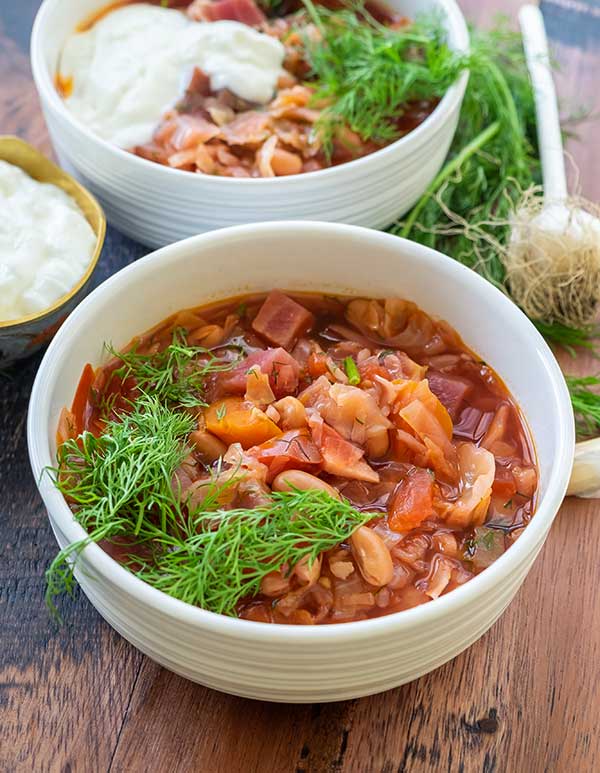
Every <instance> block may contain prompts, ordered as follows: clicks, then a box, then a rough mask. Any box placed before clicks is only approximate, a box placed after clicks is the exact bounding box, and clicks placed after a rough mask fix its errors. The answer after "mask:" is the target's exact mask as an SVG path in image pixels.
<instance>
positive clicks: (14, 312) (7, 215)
mask: <svg viewBox="0 0 600 773" xmlns="http://www.w3.org/2000/svg"><path fill="white" fill-rule="evenodd" d="M0 203H1V204H0V205H1V207H2V213H3V217H2V222H1V223H0V367H4V366H6V365H9V364H11V363H12V362H14V361H16V360H19V359H21V358H23V357H26V356H29V355H30V354H33V353H34V352H36V351H37V350H38V349H39V348H41V347H42V346H43V345H44V344H45V343H47V342H48V341H49V340H50V338H51V337H52V336H53V335H54V333H55V332H56V331H57V330H58V328H59V327H60V325H61V323H62V322H63V321H64V319H65V318H66V317H67V315H68V314H69V312H70V311H72V309H74V308H75V306H76V305H77V303H78V302H79V301H80V300H81V299H82V298H83V297H84V296H85V295H86V293H87V291H88V289H89V286H90V279H91V277H92V274H93V272H94V269H95V268H96V264H97V262H98V258H99V257H100V252H101V250H102V245H103V243H104V234H105V231H106V219H105V217H104V213H103V212H102V209H101V208H100V205H99V204H98V202H97V201H96V199H95V198H94V197H93V196H92V195H91V194H90V193H88V191H86V190H85V188H83V187H82V186H81V185H79V183H77V182H76V181H75V180H74V179H73V178H72V177H71V176H70V175H68V174H67V173H66V172H64V171H63V170H62V169H59V167H57V166H56V164H53V163H52V162H51V161H50V160H49V159H47V158H46V157H45V156H44V155H43V154H42V153H40V151H38V150H36V148H34V147H32V146H31V145H29V144H28V143H27V142H25V141H24V140H21V139H19V138H18V137H10V136H7V137H0Z"/></svg>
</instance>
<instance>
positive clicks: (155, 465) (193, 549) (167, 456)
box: [46, 394, 373, 615]
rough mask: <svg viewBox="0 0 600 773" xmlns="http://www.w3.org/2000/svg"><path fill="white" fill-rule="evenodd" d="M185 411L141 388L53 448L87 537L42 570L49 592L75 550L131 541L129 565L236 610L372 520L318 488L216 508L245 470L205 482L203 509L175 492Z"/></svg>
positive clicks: (63, 578) (61, 583) (190, 423)
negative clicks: (110, 414) (98, 426)
mask: <svg viewBox="0 0 600 773" xmlns="http://www.w3.org/2000/svg"><path fill="white" fill-rule="evenodd" d="M193 427H194V420H193V418H192V417H190V416H189V414H187V413H185V412H183V411H177V410H173V409H170V408H168V407H165V406H163V405H161V404H160V402H159V400H158V399H157V398H156V397H155V396H149V395H145V394H142V395H141V396H140V398H139V399H136V401H135V403H134V404H132V407H131V410H130V411H129V412H123V413H122V414H121V415H119V416H118V417H117V418H115V419H111V420H110V421H108V422H107V423H106V426H105V429H104V434H103V435H102V436H100V437H98V438H96V437H94V436H93V435H92V434H91V433H89V432H86V433H84V434H83V435H81V436H80V437H79V438H78V439H77V440H68V441H66V442H65V443H63V444H62V445H61V446H60V448H59V450H58V461H57V467H56V468H54V469H53V470H50V471H49V472H50V474H51V475H52V478H53V480H54V482H55V485H56V486H57V488H58V489H59V491H61V493H62V494H63V495H64V496H65V497H66V499H67V500H68V502H69V503H70V505H71V507H72V509H73V517H74V518H75V519H76V520H77V521H78V522H79V523H80V524H81V526H82V527H83V528H84V529H85V530H86V532H87V533H88V536H87V537H86V538H84V539H83V540H80V541H79V542H76V543H73V544H71V545H69V546H68V547H66V548H65V549H63V550H61V551H60V553H59V554H58V556H57V557H56V558H55V559H54V561H53V562H52V564H51V565H50V568H49V569H48V571H47V573H46V578H47V593H46V599H47V603H48V605H49V607H50V609H51V610H53V611H54V612H55V613H56V607H55V605H54V599H55V597H56V596H57V595H58V594H60V593H62V592H65V591H66V592H72V590H73V586H74V582H73V566H74V564H75V563H76V561H77V556H78V555H79V553H80V552H81V550H83V548H85V547H86V546H87V545H89V544H90V543H92V542H99V541H100V540H114V539H115V538H127V539H131V540H132V548H131V556H130V561H129V564H128V568H129V569H130V571H132V572H133V573H134V574H135V575H137V576H138V577H140V578H141V579H142V580H145V581H146V582H148V583H150V584H151V585H153V586H154V587H155V588H158V589H159V590H162V591H164V592H165V593H167V594H169V595H171V596H173V597H175V598H178V599H181V600H182V601H187V602H189V603H191V604H198V605H200V606H202V607H203V608H205V609H208V610H210V611H213V612H219V613H222V614H228V615H235V614H236V611H235V608H236V604H237V603H238V602H239V601H240V600H241V599H242V598H244V597H246V596H251V595H253V594H256V593H258V591H259V588H260V582H261V580H262V578H263V577H264V576H266V575H267V574H269V572H271V571H274V570H279V569H281V568H282V566H284V565H287V566H288V567H289V568H290V569H291V568H293V567H294V566H295V564H296V563H297V562H298V561H300V560H301V559H302V558H304V557H306V556H309V560H310V561H313V560H314V559H315V558H316V557H317V556H318V555H319V553H321V552H322V551H324V550H329V549H331V548H333V547H335V546H336V545H338V544H339V543H340V542H343V541H344V540H346V539H347V538H348V537H349V536H350V535H351V534H352V532H353V531H354V530H355V529H356V528H358V527H359V526H361V525H363V524H364V523H366V522H367V521H369V520H371V519H372V518H373V514H372V513H362V512H359V511H358V510H356V509H355V508H353V507H352V506H351V505H350V504H348V503H347V502H345V501H340V500H338V499H335V498H333V497H330V496H329V495H328V494H327V493H326V492H323V491H316V490H312V491H292V492H276V493H273V494H272V495H271V497H270V501H269V502H268V504H265V505H263V506H261V507H258V508H254V509H250V510H248V509H234V510H223V509H222V507H221V505H220V501H221V496H222V494H223V492H224V489H226V488H227V487H229V486H232V485H234V484H235V483H236V482H237V481H239V480H240V478H241V477H242V476H243V474H244V473H243V471H237V470H235V469H234V470H232V475H231V478H230V479H229V481H228V482H226V483H225V484H223V485H218V486H217V485H216V483H212V484H211V483H210V482H209V483H208V485H207V492H206V494H205V497H204V501H203V502H202V505H201V507H199V508H196V509H195V508H193V507H192V506H191V502H190V501H189V500H188V499H187V498H186V497H185V495H183V496H182V495H181V492H180V491H179V490H178V487H177V485H176V476H175V477H174V473H175V471H176V469H177V468H178V466H179V465H180V464H181V463H182V462H183V460H184V459H185V458H186V456H187V455H188V454H189V448H188V447H187V446H186V438H187V436H188V434H189V432H190V431H191V430H192V429H193Z"/></svg>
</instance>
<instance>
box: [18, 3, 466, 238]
mask: <svg viewBox="0 0 600 773" xmlns="http://www.w3.org/2000/svg"><path fill="white" fill-rule="evenodd" d="M104 5H106V2H105V0H44V2H43V3H42V6H41V8H40V10H39V12H38V15H37V17H36V21H35V24H34V28H33V32H32V38H31V65H32V71H33V76H34V80H35V84H36V87H37V90H38V93H39V95H40V101H41V106H42V110H43V112H44V116H45V118H46V123H47V125H48V129H49V132H50V136H51V139H52V142H53V145H54V148H55V150H56V153H57V155H58V158H59V159H60V162H61V165H62V166H63V167H65V168H66V169H68V170H69V171H72V172H73V173H74V174H75V175H76V176H77V177H78V178H79V179H81V180H82V181H83V182H84V184H85V185H86V186H87V187H89V188H90V189H91V190H92V191H93V192H94V194H95V195H97V197H98V198H99V200H100V202H101V203H102V205H103V206H104V208H105V210H106V213H107V215H108V218H109V220H110V222H111V224H113V225H115V226H116V227H117V228H119V230H121V231H123V232H124V233H126V234H127V235H129V236H132V237H133V238H135V239H137V240H138V241H141V242H142V243H144V244H148V245H151V246H154V247H156V246H161V245H163V244H168V243H170V242H173V241H176V240H178V239H181V238H184V237H186V236H190V235H193V234H197V233H201V232H204V231H207V230H210V229H213V228H222V227H226V226H229V225H235V224H238V223H248V222H259V221H263V220H269V219H273V220H285V219H290V218H293V219H299V220H300V219H313V220H328V221H334V222H346V223H354V224H357V225H364V226H368V227H372V228H382V227H384V226H386V225H388V224H389V223H391V222H393V221H394V220H395V219H396V218H397V217H399V216H400V215H401V214H402V213H404V212H406V211H407V210H408V209H409V208H410V207H411V206H412V205H413V204H414V203H415V201H417V199H418V198H419V197H420V196H421V195H422V193H423V191H424V190H425V188H426V187H427V185H428V184H429V182H430V181H431V180H432V179H433V178H434V176H435V175H436V173H437V171H438V170H439V168H440V166H441V165H442V163H443V161H444V158H445V156H446V153H447V151H448V147H449V145H450V143H451V141H452V137H453V135H454V130H455V128H456V123H457V121H458V114H459V110H460V105H461V103H462V98H463V95H464V91H465V88H466V83H467V78H468V75H467V73H466V72H464V73H462V75H461V76H460V77H459V78H458V79H457V81H456V83H455V84H454V85H453V86H451V87H450V89H448V91H447V92H446V94H445V95H444V96H443V98H442V99H441V100H440V103H439V104H438V105H437V107H436V108H435V110H434V111H433V112H432V113H431V115H430V116H429V117H428V118H427V119H426V120H425V121H424V122H423V123H422V124H421V125H420V126H418V127H417V128H416V129H415V130H414V131H412V132H410V133H409V134H407V135H406V136H405V137H403V138H401V139H400V140H398V141H396V142H394V143H392V144H390V145H388V146H387V147H385V148H383V149H381V150H379V151H377V152H375V153H371V154H369V155H367V156H364V157H363V158H359V159H356V160H355V161H351V162H349V163H346V164H341V165H339V166H335V167H331V168H328V169H323V170H320V171H316V172H309V173H306V174H300V175H289V176H286V177H274V178H264V179H241V178H228V177H219V176H215V175H204V174H194V173H191V172H185V171H181V170H178V169H171V168H170V167H167V166H163V165H161V164H156V163H153V162H150V161H147V160H145V159H142V158H140V157H138V156H135V155H133V154H132V153H128V152H126V151H125V150H122V149H120V148H118V147H116V146H113V145H111V144H110V143H108V142H106V141H104V140H102V139H100V138H99V137H98V136H96V135H95V134H94V133H93V132H91V131H90V130H89V129H88V128H87V127H86V126H85V125H84V124H83V123H81V122H80V121H79V120H78V119H76V118H75V117H74V116H73V115H72V114H71V112H70V111H69V109H68V108H67V106H66V105H65V103H64V101H63V100H62V99H61V97H60V96H59V94H58V92H57V90H56V88H55V85H54V80H55V74H56V70H57V65H58V62H59V58H60V52H61V50H62V48H63V46H64V43H65V40H66V39H67V37H68V36H69V35H70V34H71V33H72V32H73V30H74V27H75V25H76V24H77V22H79V21H82V20H84V19H86V18H87V17H88V16H89V15H90V14H91V13H92V12H94V11H97V10H98V9H100V8H102V7H103V6H104ZM389 5H391V6H392V7H394V8H396V9H397V10H399V11H400V12H401V13H403V14H405V15H407V16H408V17H410V18H415V17H416V16H418V15H419V14H422V13H432V12H433V13H436V14H438V15H439V16H440V18H441V20H442V23H443V24H444V25H445V27H446V29H447V31H448V42H449V45H450V46H451V47H452V48H454V49H456V50H460V51H465V50H467V49H468V45H469V36H468V32H467V27H466V24H465V20H464V18H463V16H462V13H461V12H460V9H459V7H458V5H457V4H456V2H455V0H389Z"/></svg>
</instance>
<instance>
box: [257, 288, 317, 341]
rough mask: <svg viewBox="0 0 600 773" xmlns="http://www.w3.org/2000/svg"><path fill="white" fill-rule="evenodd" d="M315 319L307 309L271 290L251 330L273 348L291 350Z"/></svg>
mask: <svg viewBox="0 0 600 773" xmlns="http://www.w3.org/2000/svg"><path fill="white" fill-rule="evenodd" d="M314 321H315V318H314V316H313V315H312V314H311V312H310V311H308V309H305V308H304V306H301V305H300V304H299V303H296V301H294V300H292V299H291V298H288V296H287V295H284V294H283V293H282V292H281V291H280V290H273V291H272V292H271V293H269V295H267V298H266V300H265V302H264V303H263V305H262V306H261V307H260V309H259V311H258V314H257V315H256V317H255V318H254V320H253V322H252V329H253V330H254V332H255V333H258V335H259V336H262V337H263V338H264V339H265V340H266V341H268V342H269V343H270V344H272V345H273V346H283V347H284V348H285V349H291V348H292V347H293V346H294V344H295V343H296V341H297V340H298V338H299V337H300V336H301V335H302V334H303V333H306V332H307V331H308V330H310V329H311V328H312V326H313V324H314Z"/></svg>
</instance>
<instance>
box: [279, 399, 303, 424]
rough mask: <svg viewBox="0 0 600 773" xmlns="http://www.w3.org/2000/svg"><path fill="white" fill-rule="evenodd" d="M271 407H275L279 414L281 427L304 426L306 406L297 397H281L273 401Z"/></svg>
mask: <svg viewBox="0 0 600 773" xmlns="http://www.w3.org/2000/svg"><path fill="white" fill-rule="evenodd" d="M273 407H274V408H276V409H277V411H278V412H279V415H280V416H281V428H282V429H284V430H288V429H301V428H302V427H306V425H307V422H306V408H305V407H304V406H303V405H302V403H301V402H300V400H298V398H296V397H292V396H291V395H288V396H287V397H282V398H281V400H278V401H277V402H276V403H273Z"/></svg>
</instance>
